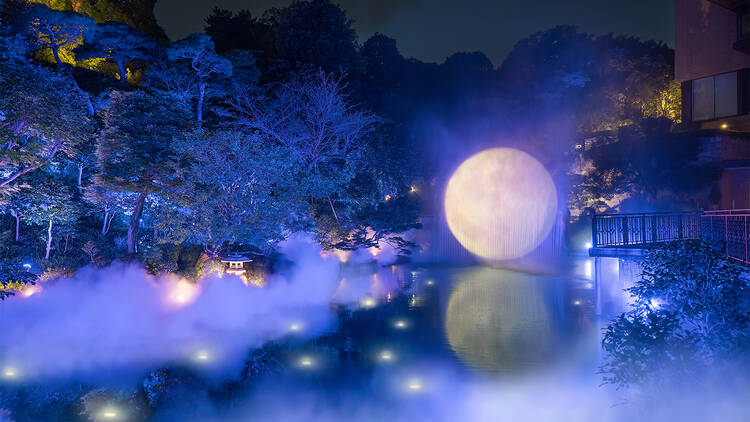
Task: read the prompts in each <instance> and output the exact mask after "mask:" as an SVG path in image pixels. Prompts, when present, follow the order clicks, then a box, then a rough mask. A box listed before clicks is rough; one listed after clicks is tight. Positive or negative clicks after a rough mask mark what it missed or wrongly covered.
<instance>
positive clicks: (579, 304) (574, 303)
mask: <svg viewBox="0 0 750 422" xmlns="http://www.w3.org/2000/svg"><path fill="white" fill-rule="evenodd" d="M581 303H582V302H581V301H580V300H578V299H576V300H574V301H573V305H575V306H581Z"/></svg>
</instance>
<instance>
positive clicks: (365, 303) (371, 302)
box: [361, 297, 376, 308]
mask: <svg viewBox="0 0 750 422" xmlns="http://www.w3.org/2000/svg"><path fill="white" fill-rule="evenodd" d="M361 304H362V307H363V308H374V307H375V304H376V303H375V299H373V298H371V297H366V298H364V299H362V302H361Z"/></svg>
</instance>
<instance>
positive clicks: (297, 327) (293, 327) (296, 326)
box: [289, 323, 302, 332]
mask: <svg viewBox="0 0 750 422" xmlns="http://www.w3.org/2000/svg"><path fill="white" fill-rule="evenodd" d="M300 330H302V325H301V324H297V323H292V324H289V331H294V332H297V331H300Z"/></svg>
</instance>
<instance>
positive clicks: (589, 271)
mask: <svg viewBox="0 0 750 422" xmlns="http://www.w3.org/2000/svg"><path fill="white" fill-rule="evenodd" d="M584 265H585V270H584V272H585V274H586V277H587V278H591V274H593V271H592V269H591V267H592V266H593V264H592V263H591V260H590V259H587V260H586V263H585V264H584Z"/></svg>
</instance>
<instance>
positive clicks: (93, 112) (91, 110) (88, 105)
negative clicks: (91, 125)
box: [86, 94, 96, 117]
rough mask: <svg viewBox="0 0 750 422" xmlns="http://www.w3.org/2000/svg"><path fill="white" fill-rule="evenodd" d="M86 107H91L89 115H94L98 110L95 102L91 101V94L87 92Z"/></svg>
mask: <svg viewBox="0 0 750 422" xmlns="http://www.w3.org/2000/svg"><path fill="white" fill-rule="evenodd" d="M86 108H88V109H89V117H94V114H95V111H96V110H94V103H93V102H91V95H89V94H86Z"/></svg>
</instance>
